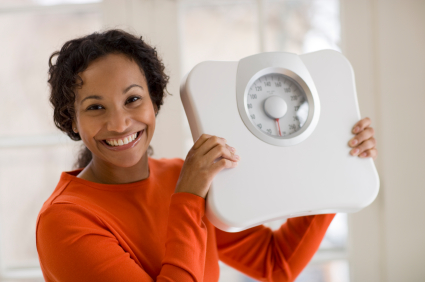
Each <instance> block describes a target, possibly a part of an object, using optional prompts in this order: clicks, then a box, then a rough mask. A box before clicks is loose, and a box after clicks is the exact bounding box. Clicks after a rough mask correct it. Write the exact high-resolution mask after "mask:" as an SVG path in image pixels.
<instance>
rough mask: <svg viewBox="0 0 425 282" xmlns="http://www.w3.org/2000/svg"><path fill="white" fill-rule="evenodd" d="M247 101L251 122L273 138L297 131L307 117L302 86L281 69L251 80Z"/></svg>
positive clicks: (307, 109) (294, 133)
mask: <svg viewBox="0 0 425 282" xmlns="http://www.w3.org/2000/svg"><path fill="white" fill-rule="evenodd" d="M246 105H247V111H248V116H249V118H250V120H251V122H252V123H253V124H254V125H255V126H256V127H257V128H258V129H259V130H261V131H262V132H263V133H265V134H267V135H270V136H272V137H275V138H290V137H292V136H294V135H296V133H297V132H298V131H299V130H300V129H301V128H302V127H303V126H304V124H305V122H306V121H307V118H308V111H309V105H308V101H307V96H306V94H305V92H304V90H303V89H302V88H301V87H300V86H299V85H298V83H297V82H295V81H294V80H293V79H291V78H290V77H288V76H286V75H283V74H280V73H269V74H266V75H263V76H261V77H260V78H258V79H257V80H256V81H254V83H252V85H250V88H249V90H248V92H247V97H246Z"/></svg>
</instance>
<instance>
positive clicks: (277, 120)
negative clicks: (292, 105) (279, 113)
mask: <svg viewBox="0 0 425 282" xmlns="http://www.w3.org/2000/svg"><path fill="white" fill-rule="evenodd" d="M276 122H277V127H279V136H282V133H281V132H280V125H279V119H278V118H277V119H276Z"/></svg>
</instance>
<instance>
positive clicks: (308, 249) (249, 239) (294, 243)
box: [216, 214, 334, 281]
mask: <svg viewBox="0 0 425 282" xmlns="http://www.w3.org/2000/svg"><path fill="white" fill-rule="evenodd" d="M333 217H334V214H327V215H314V216H305V217H297V218H290V219H288V220H287V222H286V223H285V224H283V225H282V226H281V227H280V229H279V230H276V231H272V230H271V229H270V228H268V227H265V226H264V225H261V226H257V227H254V228H250V229H248V230H244V231H242V232H238V233H227V232H224V231H221V230H219V229H216V237H217V248H218V253H219V257H220V260H222V261H223V262H224V263H226V264H228V265H230V266H232V267H234V268H236V269H238V270H239V271H241V272H243V273H245V274H247V275H249V276H251V277H253V278H255V279H258V280H260V281H294V280H295V278H296V277H297V276H298V275H299V273H300V272H301V271H302V270H303V269H304V267H305V266H306V265H307V264H308V262H309V261H310V260H311V258H312V257H313V255H314V254H315V252H316V251H317V249H318V248H319V246H320V243H321V241H322V239H323V237H324V236H325V233H326V230H327V228H328V226H329V224H330V223H331V221H332V219H333Z"/></svg>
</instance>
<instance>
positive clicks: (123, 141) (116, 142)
mask: <svg viewBox="0 0 425 282" xmlns="http://www.w3.org/2000/svg"><path fill="white" fill-rule="evenodd" d="M141 132H143V130H142V131H139V132H136V133H133V134H131V135H129V136H127V137H125V138H120V139H108V140H102V143H103V144H105V145H106V146H108V147H120V146H124V145H128V144H130V143H133V142H134V141H135V140H136V139H137V137H139V136H140V133H141Z"/></svg>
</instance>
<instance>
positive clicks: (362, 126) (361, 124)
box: [352, 117, 372, 134]
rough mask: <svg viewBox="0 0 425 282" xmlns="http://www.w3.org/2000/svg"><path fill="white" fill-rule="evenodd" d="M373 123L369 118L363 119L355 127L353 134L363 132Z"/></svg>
mask: <svg viewBox="0 0 425 282" xmlns="http://www.w3.org/2000/svg"><path fill="white" fill-rule="evenodd" d="M371 123H372V121H371V120H370V118H368V117H366V118H364V119H361V120H359V121H358V122H357V123H356V124H355V125H354V126H353V130H352V132H353V133H354V134H356V133H359V132H361V131H363V130H364V129H365V128H366V127H369V125H370V124H371Z"/></svg>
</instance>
